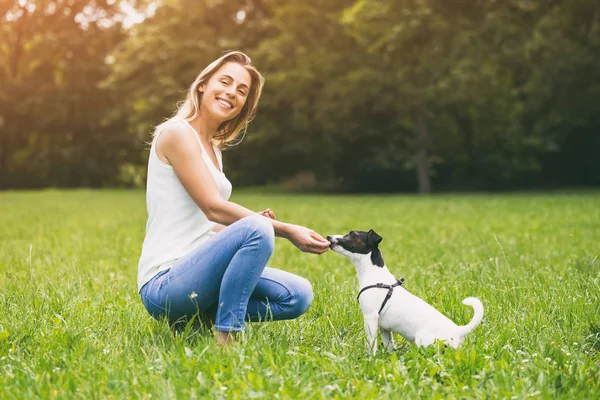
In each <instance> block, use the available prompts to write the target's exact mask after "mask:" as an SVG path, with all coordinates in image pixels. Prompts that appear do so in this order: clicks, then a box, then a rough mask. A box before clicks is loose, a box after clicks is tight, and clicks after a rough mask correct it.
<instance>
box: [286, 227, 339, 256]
mask: <svg viewBox="0 0 600 400" xmlns="http://www.w3.org/2000/svg"><path fill="white" fill-rule="evenodd" d="M288 239H289V241H290V242H292V243H293V244H294V246H296V247H297V248H298V249H300V250H301V251H303V252H306V253H313V254H323V253H325V252H326V251H327V250H329V245H330V243H329V241H328V240H326V239H324V238H323V237H322V236H321V235H319V234H318V233H317V232H315V231H313V230H312V229H309V228H305V227H304V226H299V225H291V229H290V231H289V235H288Z"/></svg>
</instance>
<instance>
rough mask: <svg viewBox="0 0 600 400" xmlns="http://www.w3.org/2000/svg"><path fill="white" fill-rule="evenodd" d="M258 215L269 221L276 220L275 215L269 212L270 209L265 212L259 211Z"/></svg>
mask: <svg viewBox="0 0 600 400" xmlns="http://www.w3.org/2000/svg"><path fill="white" fill-rule="evenodd" d="M259 214H260V215H262V216H264V217H267V218H270V219H275V220H276V219H277V218H275V213H274V212H273V211H271V209H270V208H267V209H266V210H265V211H260V212H259Z"/></svg>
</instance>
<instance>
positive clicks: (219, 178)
mask: <svg viewBox="0 0 600 400" xmlns="http://www.w3.org/2000/svg"><path fill="white" fill-rule="evenodd" d="M173 123H184V124H185V125H187V126H188V127H189V128H190V129H191V130H192V131H193V133H194V135H195V136H196V139H197V140H198V145H199V146H200V148H201V149H202V158H203V159H204V161H205V162H206V165H207V166H208V169H209V170H210V172H211V174H212V176H213V178H214V180H215V182H216V184H217V187H218V189H219V195H220V196H221V198H222V199H223V200H229V196H231V182H229V180H228V179H227V178H226V177H225V174H224V173H223V172H222V170H223V161H222V159H221V153H220V151H219V150H218V149H217V148H216V147H215V154H216V156H217V161H218V162H219V167H220V170H219V169H217V168H216V167H215V165H214V163H213V162H212V160H211V159H210V157H209V155H208V153H207V152H206V151H205V150H204V147H203V146H202V142H200V138H199V137H198V133H197V132H196V131H195V130H194V128H192V126H191V125H190V124H189V123H188V122H187V121H185V120H177V121H173ZM160 133H161V132H160V131H158V132H156V138H155V140H154V141H153V143H152V146H151V147H150V157H149V159H148V183H147V188H146V207H147V209H148V222H147V224H146V238H145V239H144V244H143V245H142V255H141V257H140V262H139V265H138V282H137V283H138V291H139V290H141V289H142V287H143V286H144V285H145V284H146V283H147V282H148V281H149V280H150V279H152V277H153V276H154V275H156V274H157V273H158V272H160V271H163V270H165V269H168V268H170V267H171V266H172V265H173V264H174V263H175V262H176V261H177V260H178V259H179V258H180V257H182V256H184V255H186V254H187V253H189V252H190V251H192V250H194V249H196V248H197V247H198V246H199V245H200V243H202V242H204V241H205V240H207V239H208V238H210V237H211V236H212V235H214V232H213V231H212V230H213V228H214V226H215V223H214V222H211V221H209V220H208V218H206V215H204V213H203V212H202V210H201V209H200V207H198V205H197V204H196V203H195V202H194V200H192V198H191V197H190V195H189V194H188V193H187V191H186V190H185V188H184V187H183V185H182V184H181V182H179V179H178V178H177V175H176V174H175V171H174V170H173V167H172V166H170V165H168V164H165V163H164V162H162V161H161V160H160V159H159V158H158V155H157V154H156V142H157V141H158V137H159V136H160Z"/></svg>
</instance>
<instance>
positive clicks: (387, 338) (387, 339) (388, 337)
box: [381, 329, 396, 353]
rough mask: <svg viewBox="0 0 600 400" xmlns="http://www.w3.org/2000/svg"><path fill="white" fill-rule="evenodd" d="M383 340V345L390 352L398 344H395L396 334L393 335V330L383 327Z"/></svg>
mask: <svg viewBox="0 0 600 400" xmlns="http://www.w3.org/2000/svg"><path fill="white" fill-rule="evenodd" d="M381 340H382V341H383V347H385V349H386V350H387V351H388V353H391V352H393V351H394V350H396V346H394V336H392V332H390V331H386V330H385V329H382V330H381Z"/></svg>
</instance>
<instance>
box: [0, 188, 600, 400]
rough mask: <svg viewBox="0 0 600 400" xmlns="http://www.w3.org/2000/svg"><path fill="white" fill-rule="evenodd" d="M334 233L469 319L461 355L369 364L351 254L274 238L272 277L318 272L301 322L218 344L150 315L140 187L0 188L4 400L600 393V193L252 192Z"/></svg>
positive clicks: (287, 217)
mask: <svg viewBox="0 0 600 400" xmlns="http://www.w3.org/2000/svg"><path fill="white" fill-rule="evenodd" d="M234 200H235V201H237V202H239V203H241V204H243V205H246V206H248V207H250V208H252V209H256V210H259V209H263V208H266V207H270V208H272V209H273V210H275V211H276V213H277V215H278V217H279V219H281V220H284V221H290V222H294V223H298V224H302V225H306V226H309V227H311V228H313V229H315V230H316V231H318V232H320V233H321V234H323V235H326V234H338V233H345V232H347V231H348V230H350V229H363V230H365V229H366V230H368V229H370V228H373V229H375V230H376V231H377V232H378V233H379V234H381V235H382V236H383V238H384V240H383V242H382V244H381V246H382V251H383V255H384V259H385V260H386V263H387V265H388V268H389V269H390V270H391V271H392V272H393V273H395V274H396V275H397V276H398V277H400V276H404V277H405V278H406V281H407V283H406V287H407V288H408V289H409V290H410V291H412V292H413V293H415V294H417V295H418V296H420V297H422V298H424V299H425V300H426V301H428V302H429V303H430V304H432V305H433V306H435V307H436V308H438V309H439V310H441V311H442V312H443V313H445V314H446V315H448V316H449V317H450V318H451V319H452V320H454V321H456V322H457V323H458V324H464V323H466V322H467V321H469V320H470V318H471V315H472V314H471V313H472V311H471V309H470V308H469V307H466V306H464V305H462V304H461V300H462V299H463V298H465V297H468V296H476V297H479V298H480V299H481V300H482V302H483V304H484V307H485V316H484V320H483V323H482V324H481V325H480V326H479V327H478V328H477V329H476V330H475V331H474V332H473V333H472V334H471V335H469V336H468V337H467V340H466V341H465V343H464V345H463V347H461V348H460V349H459V350H457V351H455V350H452V349H448V348H445V347H439V346H438V347H432V348H429V349H426V350H419V349H417V348H415V347H413V346H410V345H408V344H407V343H406V342H405V341H404V339H402V338H401V337H399V336H398V337H397V338H396V342H397V344H398V349H397V351H396V352H395V353H394V354H392V355H388V354H385V353H384V352H383V351H380V353H379V354H378V355H377V356H376V357H374V358H373V357H369V356H368V355H367V350H366V345H365V335H364V331H363V327H362V315H361V313H360V310H359V308H358V304H357V302H356V299H355V296H356V293H357V280H356V276H355V273H354V268H353V266H352V265H351V264H350V263H349V262H348V260H346V259H345V258H343V257H341V256H339V255H337V254H333V253H326V254H324V255H322V256H314V255H308V254H303V253H300V252H299V251H297V250H296V249H295V248H294V247H293V246H292V245H290V244H289V243H288V242H285V241H283V240H281V239H278V241H277V244H276V249H275V253H274V255H273V258H272V261H271V264H270V265H271V266H273V267H279V268H282V269H285V270H289V271H292V272H295V273H298V274H301V275H303V276H305V277H307V278H308V279H309V280H310V281H311V282H312V283H313V286H314V290H315V301H314V303H313V306H312V307H311V309H310V310H309V312H308V313H307V314H305V315H304V316H302V317H301V318H299V319H297V320H294V321H286V322H274V323H264V324H251V325H249V327H248V330H247V332H246V336H245V339H244V341H243V343H241V344H240V345H238V346H236V347H234V348H231V349H220V348H218V347H217V346H216V345H215V344H214V341H213V339H212V336H211V334H210V332H209V331H206V330H189V331H187V332H185V333H184V334H182V335H173V334H172V333H171V331H170V330H169V328H168V326H167V325H166V324H165V323H163V322H157V321H155V320H153V319H152V318H151V317H149V315H148V314H147V313H146V311H145V309H144V308H143V306H142V304H141V301H140V299H139V297H138V295H137V293H136V273H137V271H136V268H137V259H138V257H139V251H140V246H141V242H142V239H143V235H144V228H145V221H146V211H145V202H144V193H143V192H141V191H86V190H82V191H42V192H4V193H0V398H7V399H12V398H82V399H93V398H150V397H152V398H153V399H162V398H182V399H184V398H219V397H223V398H269V399H270V398H290V397H293V398H304V399H309V398H310V399H312V398H349V397H352V398H359V399H363V398H399V397H400V398H419V397H421V398H439V399H446V398H518V399H522V398H526V397H532V398H553V397H558V398H569V399H570V398H581V399H590V398H598V396H599V393H600V392H599V390H600V382H599V375H600V309H599V308H600V302H599V294H600V290H599V289H600V268H599V267H600V260H599V259H598V256H599V254H600V193H594V192H591V193H589V192H588V193H580V194H572V195H569V194H518V195H451V196H433V197H428V198H422V197H417V196H363V197H361V196H300V195H265V194H253V193H251V192H243V193H242V194H238V195H237V196H234Z"/></svg>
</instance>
